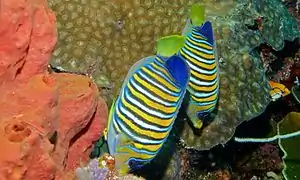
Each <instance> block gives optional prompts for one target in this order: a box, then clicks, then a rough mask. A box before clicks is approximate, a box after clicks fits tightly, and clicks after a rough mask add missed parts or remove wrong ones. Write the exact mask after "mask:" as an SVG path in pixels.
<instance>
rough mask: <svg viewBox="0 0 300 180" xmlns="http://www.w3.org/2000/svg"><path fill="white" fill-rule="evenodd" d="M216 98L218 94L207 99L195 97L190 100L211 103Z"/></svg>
mask: <svg viewBox="0 0 300 180" xmlns="http://www.w3.org/2000/svg"><path fill="white" fill-rule="evenodd" d="M217 97H218V94H217V93H215V94H214V95H212V96H210V97H207V98H197V97H195V96H192V99H193V100H194V101H196V102H211V101H215V100H216V99H217Z"/></svg>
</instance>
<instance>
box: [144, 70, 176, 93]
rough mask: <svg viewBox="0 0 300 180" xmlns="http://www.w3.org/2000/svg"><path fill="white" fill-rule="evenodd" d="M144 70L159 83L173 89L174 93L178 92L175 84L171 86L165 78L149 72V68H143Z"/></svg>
mask: <svg viewBox="0 0 300 180" xmlns="http://www.w3.org/2000/svg"><path fill="white" fill-rule="evenodd" d="M142 70H144V71H145V72H146V73H147V74H149V75H150V76H151V77H153V78H154V79H156V80H157V81H159V82H161V83H163V84H164V85H165V86H167V87H168V88H169V89H171V90H172V91H174V92H178V88H177V87H175V86H174V85H173V84H170V83H169V82H168V81H167V80H165V79H164V78H162V77H160V76H158V75H156V74H155V73H153V72H151V71H149V70H148V69H147V68H145V67H143V68H142Z"/></svg>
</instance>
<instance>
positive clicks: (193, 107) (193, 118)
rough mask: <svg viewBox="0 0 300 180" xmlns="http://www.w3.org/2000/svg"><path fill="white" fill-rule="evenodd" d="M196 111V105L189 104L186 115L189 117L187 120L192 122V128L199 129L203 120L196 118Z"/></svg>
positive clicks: (197, 110)
mask: <svg viewBox="0 0 300 180" xmlns="http://www.w3.org/2000/svg"><path fill="white" fill-rule="evenodd" d="M198 112H199V109H197V105H195V104H189V107H188V109H187V116H188V117H189V120H190V121H191V122H192V124H193V126H194V128H196V129H201V128H202V126H203V122H202V121H201V120H200V119H199V118H198V116H197V114H198Z"/></svg>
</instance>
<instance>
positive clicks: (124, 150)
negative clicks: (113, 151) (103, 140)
mask: <svg viewBox="0 0 300 180" xmlns="http://www.w3.org/2000/svg"><path fill="white" fill-rule="evenodd" d="M117 153H122V154H123V153H124V154H128V158H129V157H132V158H139V159H143V160H148V159H151V158H153V157H154V156H155V155H149V154H144V153H143V154H142V153H137V152H135V151H133V150H131V149H130V148H129V147H126V146H123V147H119V148H118V151H117ZM120 155H121V154H120ZM127 160H128V159H127Z"/></svg>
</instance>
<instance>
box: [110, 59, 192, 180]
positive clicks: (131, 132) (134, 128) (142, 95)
mask: <svg viewBox="0 0 300 180" xmlns="http://www.w3.org/2000/svg"><path fill="white" fill-rule="evenodd" d="M189 76H190V71H189V66H188V65H187V64H186V62H185V60H183V59H182V58H180V57H178V56H176V55H174V56H172V57H170V58H168V59H165V58H163V57H160V56H153V57H149V58H146V59H143V60H141V61H139V62H137V63H136V64H135V65H134V66H133V67H132V68H131V69H130V71H129V73H128V75H127V77H126V79H125V81H124V83H123V86H122V88H121V90H120V94H119V96H118V98H117V99H116V101H115V102H114V104H113V105H112V108H111V110H110V115H109V122H108V129H107V135H106V136H107V137H106V138H107V142H108V146H109V152H110V154H111V155H113V156H114V157H115V159H116V168H117V170H118V171H119V173H120V174H124V173H127V172H128V171H129V170H132V169H136V168H139V167H142V166H143V165H144V164H146V163H148V162H150V161H151V160H152V159H153V158H154V157H155V156H156V155H157V153H158V152H159V150H160V149H161V147H162V145H163V143H164V142H165V141H166V139H167V137H168V135H169V133H170V131H171V129H172V126H173V123H174V120H175V118H176V116H177V113H178V110H179V108H180V106H181V103H182V100H183V97H184V95H185V92H186V87H187V83H188V80H189Z"/></svg>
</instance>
